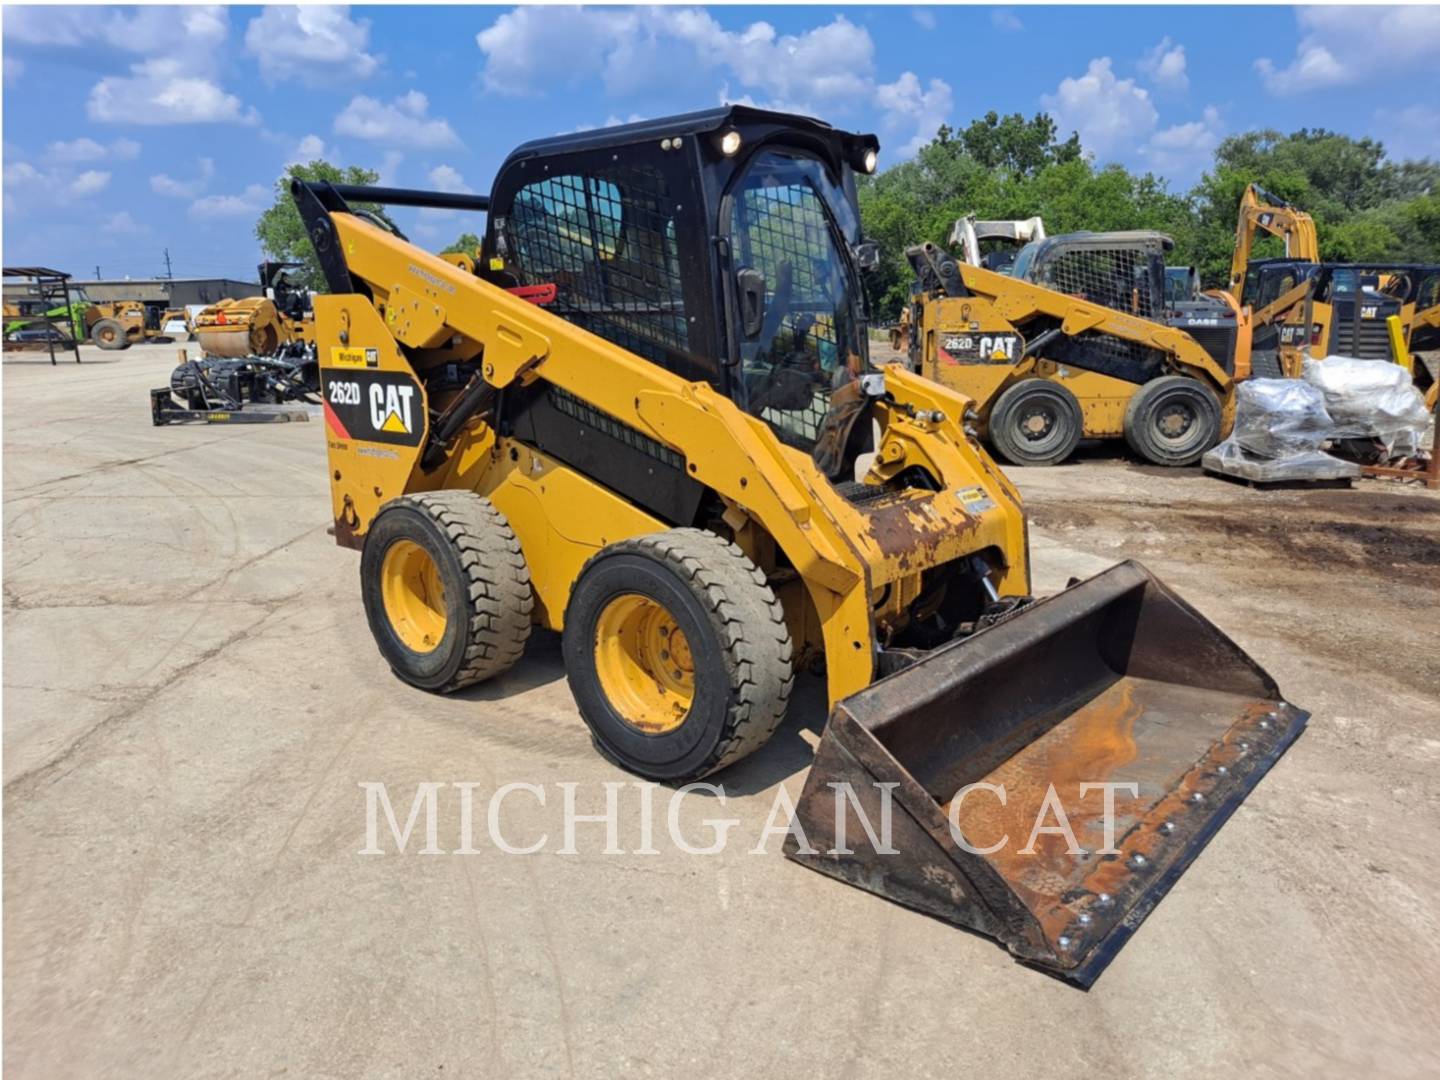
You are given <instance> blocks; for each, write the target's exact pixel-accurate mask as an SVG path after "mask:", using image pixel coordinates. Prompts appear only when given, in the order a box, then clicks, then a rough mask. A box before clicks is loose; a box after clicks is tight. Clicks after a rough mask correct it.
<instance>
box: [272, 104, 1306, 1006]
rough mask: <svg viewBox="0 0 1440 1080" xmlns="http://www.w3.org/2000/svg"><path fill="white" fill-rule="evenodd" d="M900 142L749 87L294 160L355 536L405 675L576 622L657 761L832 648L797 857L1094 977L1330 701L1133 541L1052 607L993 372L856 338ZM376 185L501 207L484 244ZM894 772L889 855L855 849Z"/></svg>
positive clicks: (757, 709)
mask: <svg viewBox="0 0 1440 1080" xmlns="http://www.w3.org/2000/svg"><path fill="white" fill-rule="evenodd" d="M877 150H878V143H877V141H876V140H875V138H874V137H873V136H868V135H853V134H848V133H845V132H842V131H838V130H836V129H833V128H831V127H829V126H827V125H825V124H822V123H819V122H818V121H814V120H808V119H804V118H801V117H796V116H790V115H785V114H781V113H773V112H767V111H762V110H757V109H751V108H746V107H740V106H735V107H729V108H724V109H717V110H711V111H708V112H702V113H694V114H690V115H685V116H678V117H672V118H667V119H661V120H653V121H647V122H644V123H640V124H631V125H626V126H621V127H613V128H607V129H604V130H602V131H591V132H584V133H580V134H574V135H566V136H562V137H558V138H554V139H546V140H542V141H538V142H532V143H528V144H526V145H524V146H522V147H520V148H519V149H518V150H516V151H515V152H514V153H513V154H512V155H511V156H510V157H509V158H508V159H507V160H506V162H505V163H504V164H503V166H502V167H501V169H500V171H499V174H498V176H497V178H496V181H495V185H494V189H493V191H492V192H491V194H490V195H489V196H474V195H457V194H444V193H427V192H415V191H408V190H400V189H393V188H368V187H349V186H333V185H330V184H326V183H313V182H306V181H302V180H296V181H294V182H293V183H292V188H291V191H292V195H293V196H294V199H295V201H296V204H297V206H298V208H299V211H300V215H301V217H302V219H303V221H304V222H305V226H306V230H307V233H308V235H309V236H310V239H311V241H312V242H313V244H314V247H315V251H316V254H317V256H318V258H319V262H320V264H321V266H322V268H323V270H324V272H325V276H326V279H327V281H328V283H329V290H330V295H324V296H318V297H316V299H315V320H316V339H317V342H318V344H319V348H320V362H321V383H322V390H323V396H324V410H325V424H326V436H327V445H328V454H329V471H330V477H331V494H332V509H333V514H334V521H335V538H336V541H337V542H338V543H339V544H341V545H343V546H347V547H352V548H356V549H359V551H360V553H361V555H360V577H361V581H360V585H361V592H362V596H363V599H364V604H365V609H366V613H367V617H368V619H369V622H370V627H371V630H372V632H373V634H374V637H375V640H376V643H377V645H378V646H379V650H380V652H381V654H382V655H383V657H384V659H385V660H386V661H387V662H388V663H389V665H390V666H391V667H392V668H393V669H394V671H395V672H396V673H397V674H398V675H400V677H401V678H403V679H406V680H407V681H409V682H411V683H412V684H414V685H416V686H418V687H422V688H425V689H429V690H434V691H447V690H452V689H455V688H458V687H461V686H466V685H469V684H472V683H475V682H479V681H480V680H483V679H486V678H490V677H492V676H495V675H498V674H500V673H501V672H503V671H505V670H506V669H507V668H509V667H510V666H511V665H513V664H515V663H516V662H517V661H518V660H519V659H520V657H521V654H522V652H523V649H524V646H525V641H526V638H527V636H528V635H529V633H530V628H531V626H532V624H538V625H541V626H544V627H548V628H550V629H553V630H557V631H560V632H561V634H562V635H563V646H562V648H563V653H564V657H565V665H566V674H567V677H568V679H569V682H570V686H571V688H572V691H573V692H574V695H575V699H576V702H577V704H578V706H579V709H580V712H581V715H582V717H583V718H584V721H585V723H586V724H587V725H588V727H589V729H590V732H591V734H592V736H593V739H594V742H595V744H596V746H597V747H598V749H599V750H600V751H601V752H602V753H603V754H605V755H606V756H607V757H609V758H610V759H611V760H613V761H614V762H616V763H617V764H619V765H620V766H622V767H623V768H625V769H628V770H630V771H632V772H634V773H637V774H639V775H641V776H645V777H650V778H654V779H658V780H662V781H668V782H672V783H679V782H684V781H688V780H692V779H694V778H697V777H701V776H705V775H707V774H710V773H713V772H715V771H716V770H719V769H722V768H724V767H726V766H728V765H731V764H733V763H734V762H736V761H739V760H740V759H741V758H743V757H745V756H746V755H747V754H750V753H752V752H754V751H757V750H758V749H759V748H760V747H761V746H762V745H763V744H764V743H765V741H766V740H767V739H768V738H769V737H770V735H771V734H772V733H773V732H774V731H775V729H776V726H777V725H778V724H779V723H780V721H781V719H782V717H783V716H784V714H785V710H786V706H787V702H788V699H789V696H790V690H791V686H792V683H793V679H794V672H795V671H796V670H798V669H800V668H801V667H802V666H805V665H808V664H811V663H818V664H823V667H824V670H825V677H826V680H827V687H828V697H829V701H830V703H831V707H832V713H831V719H830V723H829V724H828V726H827V727H826V730H825V732H824V734H823V736H822V739H821V743H820V747H819V750H818V753H817V756H816V759H815V763H814V766H813V767H812V768H811V770H810V773H809V777H808V779H807V781H806V784H805V788H804V791H803V793H802V796H801V801H800V804H799V810H798V814H797V819H796V821H795V822H794V823H793V824H794V829H793V831H792V834H791V836H790V838H789V841H788V842H787V854H789V855H791V856H792V857H793V858H795V859H797V860H800V861H802V862H804V863H805V864H806V865H809V866H811V867H814V868H815V869H817V870H820V871H822V872H824V873H826V874H830V875H833V876H836V877H839V878H841V879H843V880H846V881H849V882H851V883H852V884H855V885H858V886H859V887H861V888H864V889H867V890H870V891H873V892H876V893H879V894H880V895H882V896H885V897H888V898H890V899H892V900H895V901H898V902H900V903H902V904H906V905H909V906H910V907H913V908H916V909H918V910H920V911H924V912H928V913H930V914H932V915H935V916H938V917H940V918H942V919H945V920H948V921H950V922H953V923H956V924H959V925H962V926H968V927H973V928H975V929H978V930H980V931H982V932H984V933H986V934H990V935H993V936H994V937H996V938H998V939H1000V940H1001V941H1002V942H1004V944H1005V945H1006V946H1008V948H1009V949H1010V950H1011V951H1012V952H1013V953H1014V954H1015V955H1016V956H1018V957H1020V958H1022V959H1024V960H1025V961H1027V962H1029V963H1032V964H1035V965H1038V966H1040V967H1042V968H1045V969H1048V970H1050V971H1052V972H1056V973H1058V974H1060V975H1063V976H1065V977H1067V978H1069V979H1071V980H1074V981H1076V982H1078V983H1080V984H1083V985H1088V984H1089V983H1090V982H1091V981H1093V980H1094V978H1095V977H1096V976H1097V975H1098V974H1099V972H1100V971H1101V970H1102V969H1103V968H1104V966H1105V965H1106V963H1108V961H1109V959H1110V958H1111V956H1112V955H1113V954H1114V951H1115V949H1116V948H1118V946H1119V944H1120V943H1121V942H1123V941H1124V940H1125V939H1126V938H1127V937H1128V936H1129V935H1130V934H1131V933H1132V932H1133V930H1134V929H1135V927H1136V926H1137V925H1138V924H1139V922H1140V921H1141V920H1142V919H1143V918H1144V916H1145V914H1146V913H1147V912H1148V911H1149V910H1150V908H1151V907H1152V906H1153V905H1154V904H1155V903H1156V901H1157V900H1158V899H1159V898H1160V897H1161V896H1163V894H1164V893H1165V892H1166V890H1168V889H1169V888H1170V886H1171V885H1172V884H1173V882H1174V880H1175V878H1176V877H1177V876H1178V875H1179V873H1180V872H1181V871H1182V870H1183V869H1184V867H1185V866H1186V865H1187V864H1188V863H1189V862H1190V861H1191V860H1192V859H1193V858H1194V857H1195V856H1196V854H1197V853H1198V852H1199V850H1200V849H1201V848H1202V847H1203V846H1204V844H1205V843H1206V841H1207V840H1208V839H1209V837H1210V836H1211V834H1213V833H1214V831H1215V830H1216V829H1217V828H1218V827H1219V826H1220V825H1221V824H1222V823H1223V822H1224V821H1225V820H1226V818H1227V817H1228V816H1229V815H1230V813H1231V812H1232V811H1233V810H1234V809H1235V807H1236V805H1237V804H1238V803H1239V802H1240V801H1241V800H1242V799H1243V798H1244V797H1245V795H1246V794H1247V793H1248V792H1249V791H1250V790H1251V789H1252V788H1253V787H1254V786H1255V784H1256V783H1257V782H1258V781H1259V780H1260V778H1261V776H1263V775H1264V774H1265V773H1266V771H1268V769H1269V768H1270V767H1271V765H1273V764H1274V762H1275V761H1276V760H1277V758H1278V757H1279V756H1280V755H1281V754H1282V753H1283V752H1284V750H1285V748H1286V747H1287V746H1288V745H1289V744H1290V742H1291V741H1292V740H1293V739H1295V738H1296V736H1297V735H1298V734H1299V732H1300V730H1301V729H1302V727H1303V726H1304V723H1305V719H1306V714H1305V713H1304V712H1302V711H1301V710H1299V709H1296V708H1294V707H1293V706H1291V705H1289V704H1287V703H1286V702H1285V701H1284V700H1283V699H1282V697H1281V694H1280V691H1279V690H1278V689H1277V687H1276V685H1275V683H1274V681H1273V680H1272V679H1270V677H1269V676H1267V675H1266V674H1265V672H1264V671H1262V670H1261V669H1260V668H1259V667H1258V666H1257V665H1256V664H1255V663H1254V662H1253V661H1251V660H1250V659H1249V658H1248V657H1247V656H1246V655H1245V653H1244V652H1243V651H1242V650H1240V649H1239V648H1238V647H1237V646H1236V645H1235V644H1234V643H1233V642H1231V641H1230V640H1229V639H1228V638H1226V637H1225V635H1224V634H1222V633H1221V632H1220V631H1219V630H1217V629H1216V628H1215V627H1214V626H1212V625H1211V624H1210V623H1208V622H1207V621H1206V620H1205V619H1204V618H1203V617H1202V616H1200V615H1199V614H1198V613H1197V612H1196V611H1194V609H1192V608H1191V607H1189V606H1188V605H1187V604H1185V603H1184V602H1183V601H1182V600H1180V599H1179V598H1178V597H1176V596H1174V595H1173V594H1172V593H1170V591H1169V590H1167V589H1166V588H1165V587H1164V586H1163V585H1162V584H1161V583H1160V582H1158V581H1156V580H1155V579H1154V578H1153V577H1152V576H1151V575H1150V574H1148V573H1147V572H1146V571H1145V570H1144V569H1143V568H1141V567H1140V566H1138V565H1136V564H1134V563H1123V564H1120V565H1118V566H1116V567H1114V568H1112V569H1111V570H1108V571H1106V572H1105V573H1103V574H1101V575H1099V576H1097V577H1095V578H1092V579H1090V580H1089V581H1086V582H1083V583H1080V584H1076V585H1074V586H1073V587H1072V588H1069V589H1067V590H1065V591H1064V592H1062V593H1060V594H1059V595H1057V596H1053V597H1050V598H1048V599H1041V600H1034V601H1033V602H1032V599H1031V583H1030V565H1029V549H1028V544H1027V540H1026V525H1025V516H1024V512H1023V510H1022V508H1021V505H1020V499H1019V496H1018V495H1017V493H1016V491H1015V488H1014V487H1013V486H1012V485H1011V483H1010V482H1009V481H1008V480H1007V479H1006V478H1005V476H1004V474H1003V473H1002V472H1001V471H1000V470H999V469H998V468H997V467H996V465H995V464H994V462H993V461H992V460H991V459H990V458H989V457H988V456H987V455H986V454H985V452H984V451H983V450H982V449H981V448H980V446H979V445H978V443H977V442H976V441H975V440H974V439H972V438H971V437H969V436H968V435H967V434H966V432H965V430H964V428H963V426H962V423H961V417H962V416H963V415H964V413H965V410H966V409H967V407H968V406H969V402H968V401H967V400H966V399H965V398H963V397H961V396H960V395H958V394H956V393H954V392H952V391H949V390H946V389H945V388H944V387H941V386H939V385H937V384H935V383H932V382H929V381H927V380H925V379H924V378H922V377H920V376H919V375H917V374H914V373H911V372H908V371H906V370H904V369H903V368H902V367H900V366H891V367H888V368H886V369H884V370H876V369H874V368H872V367H871V366H870V364H869V362H868V359H867V353H866V344H867V333H866V308H865V302H864V299H863V297H864V293H863V291H862V288H861V274H862V273H863V272H864V270H865V268H866V267H870V266H873V265H874V264H875V261H876V252H875V249H874V247H873V245H868V244H866V243H864V242H862V239H861V235H860V223H859V217H858V213H857V206H856V200H855V173H856V172H857V171H863V172H870V171H873V169H874V166H875V157H876V153H877ZM361 202H364V203H379V204H385V205H391V206H419V207H433V208H437V209H452V210H453V209H462V210H474V211H483V212H486V213H487V215H488V216H487V220H486V229H485V239H484V244H483V247H482V250H481V252H480V253H479V258H478V259H476V260H473V261H468V260H467V262H468V265H462V264H461V261H460V260H456V261H450V260H446V259H442V258H440V257H438V256H435V255H431V254H429V253H427V252H425V251H423V250H421V249H420V248H419V247H417V246H415V245H414V244H412V243H410V242H408V241H407V240H406V239H405V238H404V236H402V235H401V234H400V233H399V232H398V231H397V230H395V229H394V228H388V227H384V226H383V223H382V222H380V221H379V219H377V218H374V217H370V218H368V219H367V218H366V217H364V216H362V215H360V214H357V213H354V212H352V210H351V208H350V207H351V204H352V203H361ZM976 783H986V784H993V785H995V788H997V789H998V788H999V787H1000V786H1001V785H1005V786H1006V787H1007V789H1008V791H1009V801H1008V802H1005V803H1004V804H1003V805H1001V804H999V803H997V802H996V801H995V800H994V798H993V797H992V798H991V799H990V801H989V802H988V803H987V801H986V793H985V792H982V793H977V792H975V791H973V790H970V788H969V786H970V785H973V784H976ZM1087 784H1095V785H1100V786H1103V785H1105V784H1110V785H1112V787H1111V790H1112V791H1114V792H1115V793H1116V798H1115V800H1114V803H1115V805H1114V813H1113V814H1111V815H1110V819H1111V824H1112V825H1113V835H1110V833H1107V832H1106V815H1105V813H1104V806H1103V803H1104V801H1105V800H1103V799H1102V798H1101V797H1100V795H1099V794H1098V791H1097V789H1093V788H1089V787H1084V786H1083V785H1087ZM835 785H839V786H840V788H841V789H842V790H843V789H844V787H845V785H850V786H851V788H852V790H854V796H855V797H854V799H853V800H851V799H848V798H847V799H844V800H841V799H840V798H839V797H838V793H837V789H836V787H835ZM1052 786H1053V791H1054V801H1052V802H1051V803H1049V804H1048V806H1049V809H1050V811H1051V812H1052V813H1053V812H1063V813H1064V814H1066V815H1067V816H1068V821H1069V823H1070V825H1071V827H1072V828H1073V829H1074V830H1075V833H1076V838H1077V840H1078V841H1079V843H1080V845H1081V846H1082V848H1083V850H1081V851H1079V852H1078V853H1075V854H1071V853H1070V852H1069V851H1068V850H1056V849H1054V848H1053V847H1050V846H1047V844H1046V843H1040V844H1039V845H1038V846H1037V847H1036V849H1035V853H1034V854H1025V853H1024V852H1022V851H1020V850H1019V848H1020V847H1021V846H1022V845H1024V844H1025V840H1026V836H1025V831H1024V830H1022V829H1020V828H1018V827H1011V821H1012V816H1013V818H1014V819H1015V820H1018V819H1019V818H1020V817H1021V816H1024V815H1025V814H1028V813H1030V812H1031V811H1035V812H1036V813H1038V812H1039V809H1040V808H1041V807H1042V804H1045V797H1046V792H1047V789H1049V788H1051V787H1052ZM855 789H858V790H855ZM988 791H989V789H987V792H988ZM886 799H891V800H893V801H892V802H887V803H886V805H887V806H889V807H890V808H891V809H892V810H893V841H894V849H893V850H892V848H891V847H890V846H888V845H886V844H885V843H884V837H883V836H882V837H880V838H879V839H880V840H881V843H879V844H878V845H871V846H869V847H867V846H866V845H865V843H864V842H863V839H862V829H861V827H860V824H859V819H858V816H857V815H858V813H859V811H858V809H857V807H868V808H869V809H870V810H871V811H872V812H871V813H870V814H869V816H868V820H869V821H871V822H878V821H880V820H881V815H879V814H877V813H875V812H874V811H875V810H876V808H877V806H878V801H879V800H886ZM997 806H998V807H999V809H998V811H997V810H996V807H997ZM1056 807H1059V808H1060V810H1059V811H1057V810H1056ZM847 825H848V832H847V836H848V839H847V841H846V843H844V844H841V843H838V842H837V843H832V842H830V841H831V838H837V839H838V836H837V829H840V828H845V827H846V826H847ZM802 830H803V831H804V832H805V833H806V834H807V836H808V841H809V842H808V843H806V842H802V840H801V837H800V833H801V831H802ZM997 831H1005V832H1009V833H1010V834H1011V838H1012V841H1013V844H1014V846H1013V847H1012V848H1006V847H1005V846H1004V845H1001V844H997V840H998V837H997V835H996V833H997ZM1042 839H1043V840H1045V841H1048V840H1051V839H1053V838H1052V837H1051V836H1050V835H1049V834H1045V835H1044V836H1043V837H1042ZM1107 839H1108V840H1110V841H1113V842H1110V843H1107V842H1106V841H1107ZM986 850H988V852H989V853H988V854H987V853H985V851H986Z"/></svg>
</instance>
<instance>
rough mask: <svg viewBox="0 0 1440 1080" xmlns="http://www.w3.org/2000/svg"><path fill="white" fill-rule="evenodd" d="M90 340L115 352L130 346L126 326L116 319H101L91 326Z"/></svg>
mask: <svg viewBox="0 0 1440 1080" xmlns="http://www.w3.org/2000/svg"><path fill="white" fill-rule="evenodd" d="M90 340H91V341H93V342H94V343H95V344H96V345H98V346H100V348H102V349H104V350H105V351H106V352H115V351H117V350H120V349H128V348H129V347H130V338H129V336H128V335H127V334H126V333H125V327H124V325H123V324H122V323H120V322H119V321H118V320H116V319H101V320H99V321H98V322H97V323H96V324H95V325H94V326H92V327H91V328H90Z"/></svg>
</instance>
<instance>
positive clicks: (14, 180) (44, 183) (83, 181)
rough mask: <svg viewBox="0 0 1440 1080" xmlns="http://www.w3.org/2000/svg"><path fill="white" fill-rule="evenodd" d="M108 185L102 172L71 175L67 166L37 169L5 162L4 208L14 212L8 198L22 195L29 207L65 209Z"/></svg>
mask: <svg viewBox="0 0 1440 1080" xmlns="http://www.w3.org/2000/svg"><path fill="white" fill-rule="evenodd" d="M109 184H110V173H109V172H107V171H105V170H103V169H85V170H84V171H82V172H79V173H77V172H75V171H74V169H72V168H71V167H69V166H68V165H59V166H56V167H54V168H49V169H37V168H36V167H35V166H34V165H32V164H30V163H29V162H28V161H16V160H13V159H12V160H8V161H6V162H5V193H6V209H7V210H16V209H18V204H17V203H15V202H14V201H12V199H11V197H12V196H16V197H18V196H23V197H24V201H25V203H26V204H28V205H32V206H65V205H68V204H69V203H71V202H74V201H75V200H76V199H87V198H89V197H90V196H91V195H97V194H99V193H100V192H102V191H104V190H105V188H106V187H108V186H109Z"/></svg>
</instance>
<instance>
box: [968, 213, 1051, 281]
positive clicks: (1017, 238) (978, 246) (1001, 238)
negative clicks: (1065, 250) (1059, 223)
mask: <svg viewBox="0 0 1440 1080" xmlns="http://www.w3.org/2000/svg"><path fill="white" fill-rule="evenodd" d="M1044 239H1045V222H1044V221H1043V220H1042V219H1041V218H1039V217H1032V218H1025V219H1023V220H1018V221H1013V220H1012V221H980V220H977V219H976V217H975V215H974V214H966V215H965V216H964V217H962V218H957V219H956V221H955V224H954V225H953V226H952V227H951V229H950V250H951V251H953V252H955V253H956V254H957V255H958V256H959V258H960V260H961V261H962V262H964V263H966V264H968V265H970V266H983V267H984V268H985V269H987V270H994V271H996V272H998V273H1001V274H1004V273H1008V272H1009V271H1010V268H1011V267H1012V266H1014V265H1015V256H1016V255H1018V254H1019V253H1020V249H1021V248H1023V247H1024V246H1025V245H1026V244H1028V243H1030V242H1031V241H1034V240H1044ZM985 244H989V245H990V247H989V250H985V249H984V247H983V245H985Z"/></svg>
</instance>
